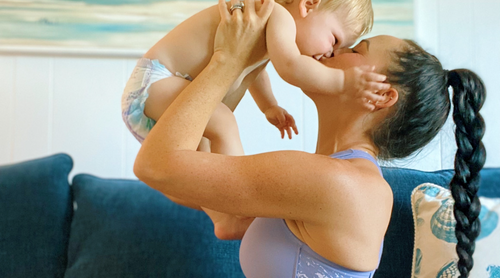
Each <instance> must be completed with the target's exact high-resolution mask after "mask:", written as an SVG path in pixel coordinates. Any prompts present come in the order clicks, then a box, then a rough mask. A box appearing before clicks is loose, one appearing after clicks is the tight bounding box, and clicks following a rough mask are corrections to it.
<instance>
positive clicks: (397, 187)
mask: <svg viewBox="0 0 500 278" xmlns="http://www.w3.org/2000/svg"><path fill="white" fill-rule="evenodd" d="M72 167H73V161H72V159H71V157H70V156H68V155H66V154H57V155H53V156H50V157H45V158H41V159H36V160H31V161H27V162H23V163H18V164H12V165H5V166H0V277H8V278H16V277H19V278H27V277H37V278H44V277H51V278H53V277H68V278H79V277H85V278H89V277H99V278H100V277H103V278H114V277H119V278H126V277H133V278H140V277H176V278H177V277H180V278H189V277H209V278H210V277H214V278H218V277H221V278H223V277H224V278H225V277H231V278H235V277H243V273H242V272H241V269H240V266H239V262H238V249H239V241H221V240H218V239H217V238H215V237H214V235H213V226H212V223H211V222H210V220H209V219H208V218H207V217H206V215H205V214H204V213H202V212H199V211H195V210H191V209H188V208H184V207H181V206H178V205H176V204H174V203H172V202H170V201H169V200H168V199H166V198H165V197H163V195H162V194H160V193H159V192H157V191H155V190H153V189H151V188H149V187H148V186H146V185H145V184H143V183H141V182H139V181H136V180H120V179H102V178H98V177H95V176H92V175H88V174H79V175H76V176H74V178H73V179H72V181H71V183H70V182H69V181H68V174H69V173H70V171H71V169H72ZM383 171H384V176H385V178H386V179H387V181H388V182H389V183H390V185H391V186H392V188H393V191H394V197H395V202H394V209H393V214H392V218H391V223H390V226H389V229H388V231H387V234H386V238H385V245H384V252H383V256H382V261H381V264H380V267H379V269H378V271H377V273H376V276H375V277H398V278H401V277H410V272H411V260H412V250H413V233H414V232H413V231H414V229H413V222H412V215H411V207H410V193H411V191H412V189H413V188H414V187H415V186H417V185H419V184H421V183H424V182H433V183H436V184H440V185H443V186H446V184H447V183H448V181H449V180H450V178H451V176H452V172H451V171H449V170H443V171H437V172H432V173H429V172H421V171H416V170H408V169H402V168H384V169H383ZM480 195H481V196H487V197H500V168H495V169H484V170H483V171H482V185H481V190H480Z"/></svg>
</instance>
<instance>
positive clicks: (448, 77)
mask: <svg viewBox="0 0 500 278" xmlns="http://www.w3.org/2000/svg"><path fill="white" fill-rule="evenodd" d="M443 75H444V81H445V82H444V83H445V84H446V87H448V86H450V81H449V80H450V71H449V70H446V69H443Z"/></svg>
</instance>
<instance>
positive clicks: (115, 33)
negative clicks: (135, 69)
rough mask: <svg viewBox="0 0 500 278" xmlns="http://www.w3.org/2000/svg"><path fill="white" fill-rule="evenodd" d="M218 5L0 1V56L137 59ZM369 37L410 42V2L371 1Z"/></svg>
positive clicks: (203, 0) (205, 0) (202, 0)
mask: <svg viewBox="0 0 500 278" xmlns="http://www.w3.org/2000/svg"><path fill="white" fill-rule="evenodd" d="M215 4H217V1H216V0H180V1H172V0H22V1H21V0H0V52H3V53H5V52H14V53H30V52H31V53H40V52H42V53H52V54H68V53H69V54H80V55H86V54H90V55H92V54H94V55H106V56H114V55H115V56H141V55H142V54H143V53H144V52H145V51H146V50H147V49H149V48H150V47H151V46H152V45H153V44H154V43H156V42H157V41H158V40H159V39H160V38H162V37H163V36H164V35H165V34H166V33H167V32H168V31H169V30H171V29H172V28H173V27H175V26H176V25H177V24H179V23H180V22H182V21H184V20H185V19H187V18H188V17H189V16H191V15H193V14H195V13H197V12H198V11H201V10H202V9H205V8H207V7H209V6H211V5H215ZM373 6H374V10H375V26H374V28H373V32H372V34H370V36H371V35H376V34H391V35H395V36H398V37H404V38H412V37H413V3H412V1H411V0H373Z"/></svg>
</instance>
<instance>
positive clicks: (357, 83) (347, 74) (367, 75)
mask: <svg viewBox="0 0 500 278" xmlns="http://www.w3.org/2000/svg"><path fill="white" fill-rule="evenodd" d="M374 69H375V66H368V65H366V66H361V67H353V68H350V69H348V70H346V71H344V93H346V94H349V96H351V97H354V98H356V99H357V100H359V101H360V103H362V104H363V106H365V107H366V108H368V109H370V110H373V109H375V107H376V103H377V101H382V100H383V97H381V96H380V95H378V94H377V92H379V91H381V90H387V89H389V88H390V87H391V85H390V84H387V83H382V82H384V81H385V79H386V78H387V77H386V76H385V75H383V74H379V73H375V72H373V70H374Z"/></svg>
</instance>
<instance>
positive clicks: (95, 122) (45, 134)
mask: <svg viewBox="0 0 500 278" xmlns="http://www.w3.org/2000/svg"><path fill="white" fill-rule="evenodd" d="M499 10H500V0H485V1H475V2H472V1H468V0H438V1H436V0H416V1H415V39H416V40H417V42H419V43H420V44H421V45H422V46H423V47H424V48H426V49H428V50H429V51H430V52H431V53H433V54H435V55H436V56H437V57H438V58H440V60H441V61H442V63H443V65H444V67H445V68H448V69H452V68H457V67H467V68H471V69H472V70H474V71H476V72H477V73H478V74H479V75H480V76H481V77H482V78H483V80H484V82H485V84H486V86H487V90H488V98H487V101H486V104H485V106H484V107H483V110H482V113H483V115H484V118H485V120H486V124H487V131H486V134H485V137H484V143H485V145H486V148H487V151H488V160H487V163H486V166H489V167H499V166H500V155H499V154H500V144H499V141H498V138H500V125H499V124H498V122H497V121H498V119H499V118H500V109H498V107H500V89H498V88H500V78H498V72H500V52H499V51H498V49H500V36H496V35H495V34H498V32H499V30H498V27H496V26H500V19H498V18H497V12H496V11H499ZM495 28H496V30H495ZM493 30H495V31H493ZM135 62H136V61H135V59H132V58H105V57H94V58H93V57H70V56H67V57H66V56H50V55H46V56H43V55H40V56H36V55H33V56H26V55H24V56H23V55H14V54H11V55H8V54H3V55H0V99H1V100H2V101H0V126H1V127H2V131H1V132H0V164H7V163H14V162H18V161H22V160H27V159H32V158H37V157H41V156H45V155H50V154H54V153H58V152H65V153H68V154H70V155H71V156H72V157H73V159H74V162H75V167H74V170H73V172H72V174H71V175H74V174H78V173H90V174H93V175H97V176H100V177H109V178H135V176H134V174H133V171H132V168H133V163H134V159H135V156H136V154H137V151H138V150H139V148H140V144H139V143H138V142H137V141H136V140H135V138H134V137H133V136H132V135H131V134H130V133H129V132H128V130H126V128H125V125H124V124H123V122H122V119H121V110H120V100H121V94H122V90H123V88H124V86H125V83H126V81H127V80H128V77H129V76H130V74H131V72H132V69H133V67H134V66H135ZM268 72H269V75H270V77H271V81H272V86H273V90H274V92H275V95H276V98H277V100H278V102H279V104H280V105H281V106H282V107H284V108H285V109H287V110H288V112H290V113H291V114H292V115H293V116H294V118H295V120H296V122H297V126H298V128H299V135H298V136H294V138H293V139H292V140H288V139H281V138H280V135H279V132H278V130H277V129H276V128H275V127H274V126H272V125H270V124H269V123H268V122H267V120H266V119H265V117H264V115H263V114H262V113H261V112H260V111H259V109H258V108H257V106H256V105H255V103H254V101H253V99H252V98H251V96H250V95H249V94H247V95H246V96H245V97H244V98H243V100H242V102H241V103H240V105H239V107H238V108H237V109H236V111H235V115H236V118H237V121H238V123H239V128H240V133H241V138H242V141H243V146H244V149H245V151H246V153H248V154H255V153H260V152H266V151H274V150H303V151H307V152H311V153H312V152H314V151H315V148H316V136H317V113H316V108H315V106H314V104H313V103H312V101H311V100H310V99H308V98H307V97H306V96H305V95H303V94H302V93H301V91H300V90H299V89H297V88H294V87H292V86H290V85H288V84H287V83H285V82H284V81H282V80H281V78H279V76H278V75H277V74H276V72H275V70H274V68H273V67H272V65H270V66H269V67H268ZM455 148H456V146H455V140H454V135H453V123H452V121H451V120H450V121H448V122H447V124H446V126H445V128H444V129H443V131H442V132H441V133H440V135H439V136H438V137H437V138H436V139H435V140H433V141H432V142H431V143H430V144H429V146H427V147H426V148H424V149H423V150H422V151H421V152H419V153H418V154H417V155H415V156H414V157H411V158H409V159H405V160H401V161H395V162H392V163H390V164H389V165H394V166H403V167H409V168H415V169H421V170H438V169H443V168H452V167H453V157H454V152H455Z"/></svg>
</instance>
